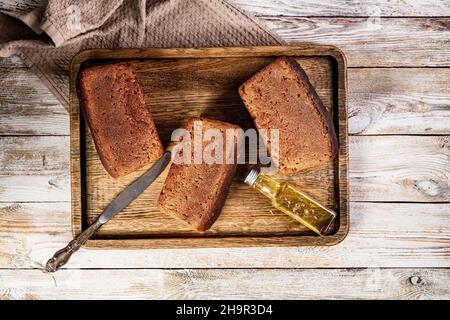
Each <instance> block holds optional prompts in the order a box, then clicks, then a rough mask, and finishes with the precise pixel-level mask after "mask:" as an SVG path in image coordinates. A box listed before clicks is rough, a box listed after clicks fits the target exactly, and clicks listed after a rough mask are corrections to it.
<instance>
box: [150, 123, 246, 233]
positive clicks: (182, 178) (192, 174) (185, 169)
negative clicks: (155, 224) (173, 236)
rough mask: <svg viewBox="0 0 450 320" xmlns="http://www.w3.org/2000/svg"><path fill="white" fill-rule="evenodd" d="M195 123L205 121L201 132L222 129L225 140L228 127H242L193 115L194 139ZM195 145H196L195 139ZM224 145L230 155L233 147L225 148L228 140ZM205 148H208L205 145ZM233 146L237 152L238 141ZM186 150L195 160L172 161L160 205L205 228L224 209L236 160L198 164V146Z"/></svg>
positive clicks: (171, 212) (188, 126)
mask: <svg viewBox="0 0 450 320" xmlns="http://www.w3.org/2000/svg"><path fill="white" fill-rule="evenodd" d="M194 124H196V125H198V124H201V125H202V130H203V131H200V130H199V131H200V132H203V133H204V132H205V131H206V130H207V129H217V130H219V131H220V133H221V134H222V135H223V137H224V140H223V141H225V134H226V130H227V129H228V130H232V131H234V130H237V129H240V128H239V127H238V126H235V125H232V124H229V123H226V122H222V121H216V120H210V119H206V118H192V119H189V121H188V122H187V125H186V129H187V130H188V132H189V134H190V136H191V141H192V139H193V137H194ZM236 142H237V140H236ZM191 145H192V146H193V142H191ZM223 146H224V151H223V153H224V155H230V153H229V151H230V150H228V151H226V150H225V143H224V144H223ZM203 147H205V145H204V144H203ZM231 148H233V151H232V152H233V153H234V154H235V155H236V153H237V151H236V148H237V143H234V145H233V146H231ZM231 148H230V149H231ZM183 152H191V155H192V158H191V160H192V162H191V163H188V164H185V163H181V164H177V163H172V165H171V167H170V169H169V173H168V175H167V178H166V181H165V183H164V187H163V189H162V191H161V194H160V196H159V199H158V203H157V206H158V208H159V209H160V211H161V212H163V213H166V214H170V215H172V216H174V217H177V218H179V219H181V220H183V221H184V222H186V223H187V224H189V225H190V226H192V227H193V228H194V229H195V230H197V231H205V230H207V229H208V228H210V227H211V225H212V224H213V223H214V221H215V220H216V219H217V217H218V215H219V213H220V211H221V210H222V207H223V205H224V203H225V199H226V197H227V193H228V189H229V187H230V185H231V181H232V178H233V176H234V173H235V171H236V166H237V165H236V161H233V163H230V164H226V163H223V164H216V163H214V164H211V163H212V162H209V164H208V163H204V162H202V163H194V158H193V156H194V148H193V147H191V150H185V149H183ZM214 152H215V149H214ZM233 158H234V157H233ZM234 160H235V159H234Z"/></svg>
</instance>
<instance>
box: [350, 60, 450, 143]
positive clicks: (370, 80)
mask: <svg viewBox="0 0 450 320" xmlns="http://www.w3.org/2000/svg"><path fill="white" fill-rule="evenodd" d="M348 100H349V101H348V108H349V132H350V134H374V135H375V134H450V69H448V68H439V69H435V68H400V69H397V68H381V69H377V68H375V69H349V70H348Z"/></svg>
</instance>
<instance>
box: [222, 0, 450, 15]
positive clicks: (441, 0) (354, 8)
mask: <svg viewBox="0 0 450 320" xmlns="http://www.w3.org/2000/svg"><path fill="white" fill-rule="evenodd" d="M231 2H232V3H234V4H236V5H237V6H239V7H240V8H242V9H245V10H247V11H249V12H251V13H253V14H254V15H257V16H261V15H265V16H281V15H283V16H298V17H313V16H417V17H418V16H450V4H449V2H448V1H447V0H433V1H429V0H366V1H354V0H231Z"/></svg>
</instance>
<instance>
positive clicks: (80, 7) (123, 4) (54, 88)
mask: <svg viewBox="0 0 450 320" xmlns="http://www.w3.org/2000/svg"><path fill="white" fill-rule="evenodd" d="M7 2H8V1H7ZM28 2H29V3H28V5H24V6H23V8H21V7H19V8H17V6H16V7H15V8H14V10H11V8H8V6H6V7H5V6H3V7H2V6H0V57H8V56H11V55H17V56H19V57H20V58H21V59H22V60H23V61H24V63H25V64H26V65H27V66H28V67H30V68H31V69H32V70H33V71H34V72H35V73H36V74H37V75H38V76H39V78H40V79H41V80H42V81H43V82H44V83H45V84H46V85H47V86H48V88H49V89H50V90H51V92H52V93H53V94H55V95H56V97H57V98H58V100H59V101H60V102H61V103H62V104H63V105H64V107H65V108H66V109H68V106H69V64H70V61H71V59H72V57H73V56H74V55H75V54H76V53H77V52H79V51H80V50H83V49H87V48H132V47H208V46H243V45H274V44H280V43H281V40H280V39H279V38H278V37H277V36H275V35H274V34H273V33H271V32H270V31H268V30H267V29H266V28H265V27H264V26H263V25H262V24H261V23H260V22H259V21H257V20H256V19H255V18H253V17H251V16H250V15H248V14H246V13H244V12H243V11H241V10H240V9H238V8H236V7H235V6H234V5H232V4H230V3H228V2H226V1H224V0H49V1H47V0H29V1H28Z"/></svg>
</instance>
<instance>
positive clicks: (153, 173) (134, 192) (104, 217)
mask: <svg viewBox="0 0 450 320" xmlns="http://www.w3.org/2000/svg"><path fill="white" fill-rule="evenodd" d="M170 156H171V154H170V151H166V152H165V153H164V154H163V155H162V157H161V158H159V159H158V161H156V162H155V163H154V164H153V166H152V167H151V168H150V169H148V170H147V171H146V172H145V173H144V174H143V175H142V176H140V177H139V178H138V179H136V180H135V181H134V182H133V183H132V184H130V185H129V186H128V187H126V188H125V189H124V190H123V191H122V192H121V193H119V194H118V195H117V196H116V198H115V199H114V200H113V201H111V203H110V204H109V205H108V206H107V207H106V208H105V210H103V212H102V214H101V215H100V216H99V217H98V220H99V222H100V223H101V224H104V223H106V222H108V221H109V220H111V219H112V218H114V216H115V215H116V214H118V213H119V212H120V211H122V210H123V209H124V208H125V207H126V206H127V205H129V204H130V203H131V202H133V200H134V199H136V198H137V197H138V196H139V195H140V194H141V193H142V192H144V191H145V189H147V188H148V186H149V185H151V184H152V182H153V181H155V179H156V178H158V177H159V175H160V174H161V172H163V171H164V169H165V168H166V166H167V165H168V164H169V162H170Z"/></svg>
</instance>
